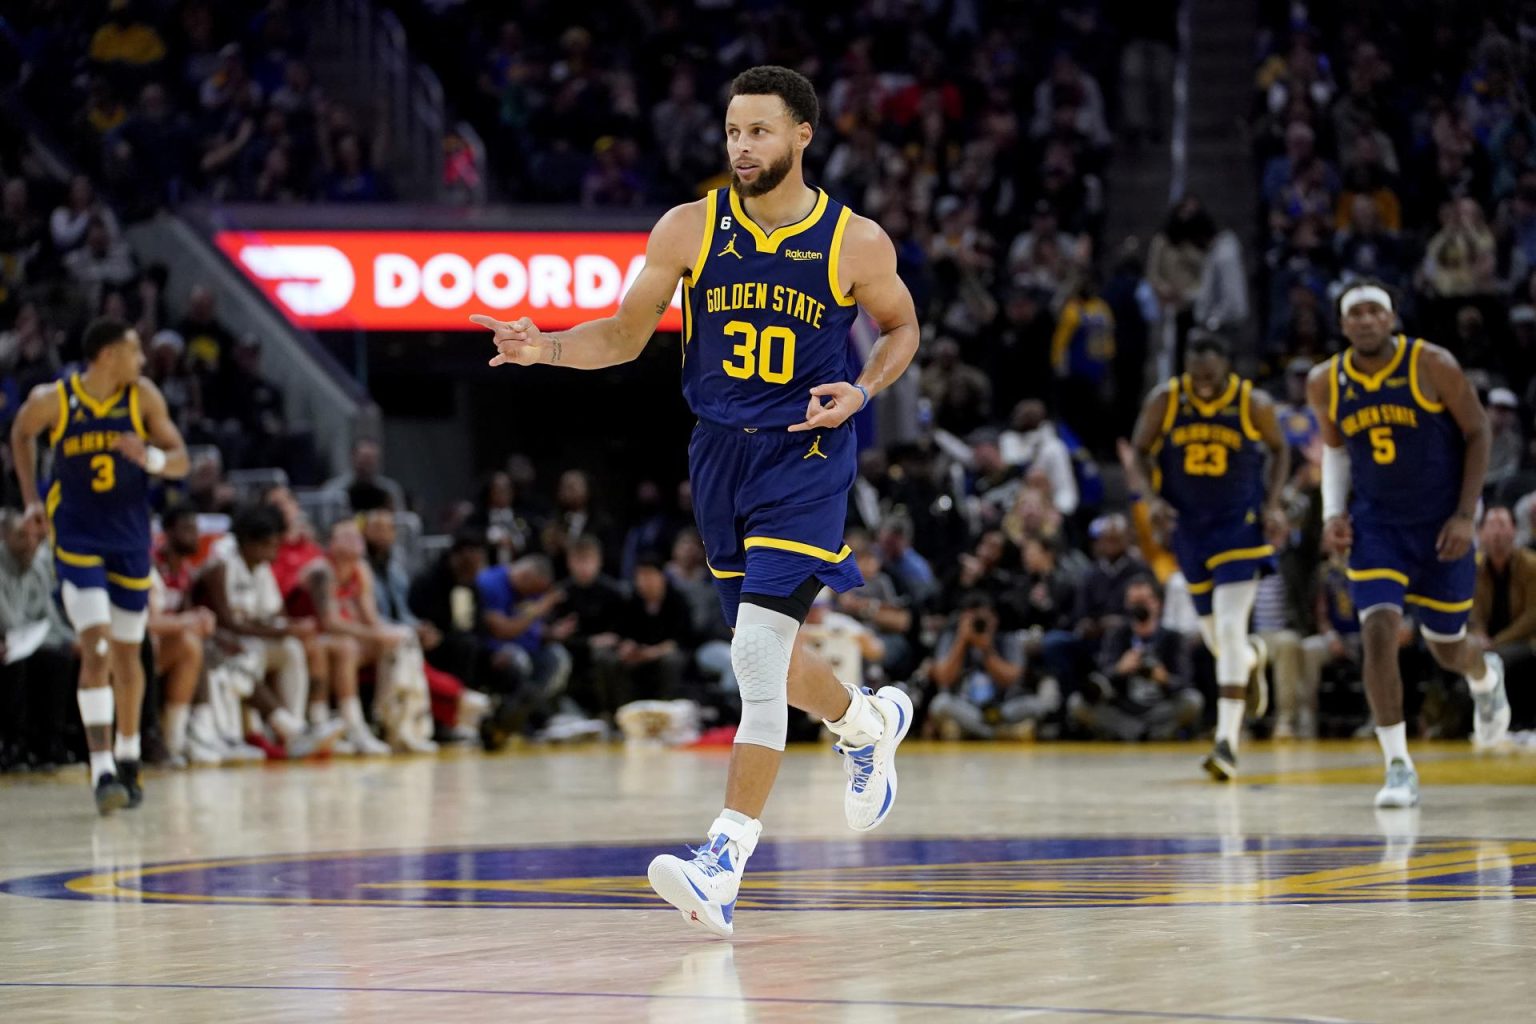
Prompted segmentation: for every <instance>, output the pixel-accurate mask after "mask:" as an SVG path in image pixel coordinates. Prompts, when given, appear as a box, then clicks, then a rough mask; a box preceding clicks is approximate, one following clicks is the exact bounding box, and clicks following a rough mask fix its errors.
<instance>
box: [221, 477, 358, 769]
mask: <svg viewBox="0 0 1536 1024" xmlns="http://www.w3.org/2000/svg"><path fill="white" fill-rule="evenodd" d="M231 532H232V534H233V536H232V538H231V540H230V542H229V543H227V544H225V545H224V547H223V548H222V550H221V551H220V552H219V554H218V555H217V557H216V558H215V559H214V560H213V561H212V562H211V563H210V564H209V566H208V568H207V569H206V570H205V571H204V573H203V575H202V576H201V578H200V579H199V581H198V592H199V594H200V595H201V603H203V604H204V605H205V606H206V607H209V608H211V609H212V610H213V613H214V616H215V617H216V618H217V619H218V628H219V630H220V631H221V632H222V633H224V634H225V635H227V636H228V637H229V638H230V640H231V641H232V642H233V643H234V644H237V645H238V649H239V653H237V654H235V655H233V656H231V657H229V658H227V659H226V660H225V661H224V663H223V665H224V667H226V668H227V669H229V671H230V673H231V674H233V675H235V676H238V677H239V679H240V682H239V683H237V684H235V686H236V693H238V694H239V695H240V696H245V697H248V699H249V700H250V702H251V704H252V706H254V707H255V708H256V709H257V711H259V712H260V713H261V715H262V717H263V718H264V719H265V721H266V723H267V724H268V725H269V726H270V727H271V728H272V730H273V732H275V733H276V734H277V737H278V739H279V740H280V741H281V742H282V744H283V747H284V750H285V752H286V754H287V756H288V757H291V758H302V757H308V756H309V755H311V754H317V753H323V752H325V751H327V750H330V749H331V748H332V747H333V746H334V745H335V743H336V741H337V739H338V738H339V737H340V735H341V733H342V732H343V730H344V728H345V727H344V726H343V724H342V723H341V722H340V721H339V720H328V721H326V722H324V723H323V724H316V725H312V726H308V727H306V726H305V724H304V718H303V715H304V706H305V701H306V699H307V698H308V696H309V677H308V673H307V670H306V662H307V659H306V657H305V654H304V641H305V640H307V639H309V638H311V637H313V636H314V635H315V633H316V624H315V620H313V619H290V618H288V617H287V616H285V615H284V614H283V598H282V594H280V593H279V592H278V589H277V582H276V580H275V579H274V578H273V576H272V567H271V563H272V559H273V558H274V557H275V556H276V554H277V546H278V540H279V538H280V536H281V534H282V532H283V520H282V515H281V514H280V513H279V512H278V511H277V509H275V508H272V507H271V506H268V505H255V506H251V507H248V508H245V509H243V510H242V511H241V512H240V513H239V514H238V515H237V516H236V517H235V519H234V524H233V527H232V530H231ZM238 701H239V698H238V697H236V698H235V704H236V710H235V713H234V714H233V716H231V717H233V719H234V721H235V722H236V723H238V722H239V720H240V717H239V713H238Z"/></svg>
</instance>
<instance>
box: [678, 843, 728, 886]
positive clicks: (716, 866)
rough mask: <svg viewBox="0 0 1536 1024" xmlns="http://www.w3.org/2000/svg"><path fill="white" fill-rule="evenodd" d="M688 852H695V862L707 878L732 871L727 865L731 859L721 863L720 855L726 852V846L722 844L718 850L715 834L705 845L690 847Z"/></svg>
mask: <svg viewBox="0 0 1536 1024" xmlns="http://www.w3.org/2000/svg"><path fill="white" fill-rule="evenodd" d="M688 852H689V853H691V854H693V863H694V864H696V865H698V867H699V870H700V871H702V872H704V875H705V877H706V878H714V877H715V876H716V875H723V874H726V873H727V872H729V871H730V868H728V867H727V866H726V864H729V863H730V861H729V859H727V861H726V864H721V863H720V855H721V854H722V853H725V852H726V846H725V845H723V844H722V845H721V846H720V848H719V849H718V850H717V849H715V838H714V837H713V836H711V837H710V839H709V841H708V842H706V843H705V844H704V845H703V846H690V847H688Z"/></svg>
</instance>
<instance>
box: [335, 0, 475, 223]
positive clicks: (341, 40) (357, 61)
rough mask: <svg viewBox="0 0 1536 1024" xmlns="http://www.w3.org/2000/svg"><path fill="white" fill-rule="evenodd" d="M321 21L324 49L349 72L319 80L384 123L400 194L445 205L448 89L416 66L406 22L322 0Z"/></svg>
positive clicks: (355, 3) (359, 5)
mask: <svg viewBox="0 0 1536 1024" xmlns="http://www.w3.org/2000/svg"><path fill="white" fill-rule="evenodd" d="M315 21H316V27H317V29H318V30H319V32H318V39H319V41H320V42H321V46H322V47H323V48H324V49H325V50H326V51H328V52H329V53H330V54H332V55H333V56H334V57H335V58H337V61H336V63H337V64H339V65H341V66H317V67H316V68H315V73H316V76H317V77H319V78H320V79H321V80H322V81H325V82H326V85H327V88H330V89H331V91H332V92H334V93H336V94H338V95H344V96H348V97H350V98H351V99H352V100H353V102H355V103H358V104H359V105H360V106H363V107H365V108H366V106H367V105H371V107H372V109H373V110H374V111H376V112H377V113H379V114H380V115H382V117H383V119H384V123H386V124H387V125H388V126H389V133H390V135H389V140H388V141H389V146H388V152H389V163H390V171H391V173H392V174H393V176H394V177H395V180H396V185H397V191H398V192H399V193H400V194H401V195H410V196H413V197H416V198H419V199H428V200H432V199H437V198H440V197H441V195H442V192H443V174H442V168H443V137H444V134H445V131H446V128H447V108H446V105H445V104H444V102H443V86H442V83H441V82H439V81H438V79H437V75H435V74H433V73H432V71H431V70H430V69H429V68H427V67H425V66H424V65H421V64H418V63H417V62H416V61H415V60H414V59H412V57H411V52H410V48H409V46H408V45H407V42H406V35H405V27H404V26H403V25H401V24H400V19H399V18H397V17H395V15H394V13H393V12H391V11H381V10H379V9H377V8H376V7H374V5H373V3H372V2H371V0H320V2H319V3H317V4H316V5H315Z"/></svg>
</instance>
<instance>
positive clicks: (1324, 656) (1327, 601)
mask: <svg viewBox="0 0 1536 1024" xmlns="http://www.w3.org/2000/svg"><path fill="white" fill-rule="evenodd" d="M1346 566H1347V559H1346V557H1345V555H1344V554H1343V553H1331V554H1329V555H1328V557H1327V561H1326V562H1325V563H1324V565H1323V568H1322V571H1321V572H1320V573H1319V574H1318V588H1317V632H1315V633H1314V634H1312V635H1311V636H1309V637H1307V639H1306V640H1305V641H1303V643H1302V650H1303V653H1304V655H1305V658H1306V668H1307V671H1306V675H1305V676H1304V677H1303V685H1302V688H1301V690H1300V692H1299V693H1298V694H1297V695H1296V698H1295V700H1294V702H1292V701H1290V700H1288V699H1287V697H1286V696H1285V695H1284V694H1277V695H1276V698H1277V703H1286V704H1293V705H1294V707H1295V709H1296V735H1297V737H1299V738H1301V739H1311V738H1312V737H1314V736H1317V735H1319V734H1321V733H1322V724H1321V721H1320V715H1321V712H1322V708H1321V707H1320V701H1319V696H1320V695H1319V690H1318V687H1319V684H1320V680H1321V678H1322V676H1323V673H1324V671H1325V670H1327V669H1328V668H1330V667H1331V666H1344V667H1347V668H1348V669H1349V671H1350V673H1351V674H1352V675H1353V676H1354V677H1355V678H1359V673H1360V671H1361V666H1362V665H1363V662H1362V660H1361V658H1362V655H1361V646H1360V619H1359V616H1358V610H1357V609H1356V608H1355V605H1354V601H1353V600H1352V599H1351V597H1350V586H1349V578H1348V574H1347V569H1346ZM1362 703H1363V701H1362ZM1359 724H1360V723H1359V722H1358V721H1351V722H1348V723H1347V725H1348V728H1347V730H1346V731H1353V729H1354V728H1355V726H1357V725H1359Z"/></svg>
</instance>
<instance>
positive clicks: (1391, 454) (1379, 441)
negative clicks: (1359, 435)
mask: <svg viewBox="0 0 1536 1024" xmlns="http://www.w3.org/2000/svg"><path fill="white" fill-rule="evenodd" d="M1370 436H1371V458H1373V459H1375V460H1376V463H1377V465H1380V466H1385V465H1387V464H1389V463H1391V462H1394V461H1396V459H1397V444H1396V442H1394V441H1393V440H1392V428H1391V427H1372V428H1371V435H1370Z"/></svg>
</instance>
